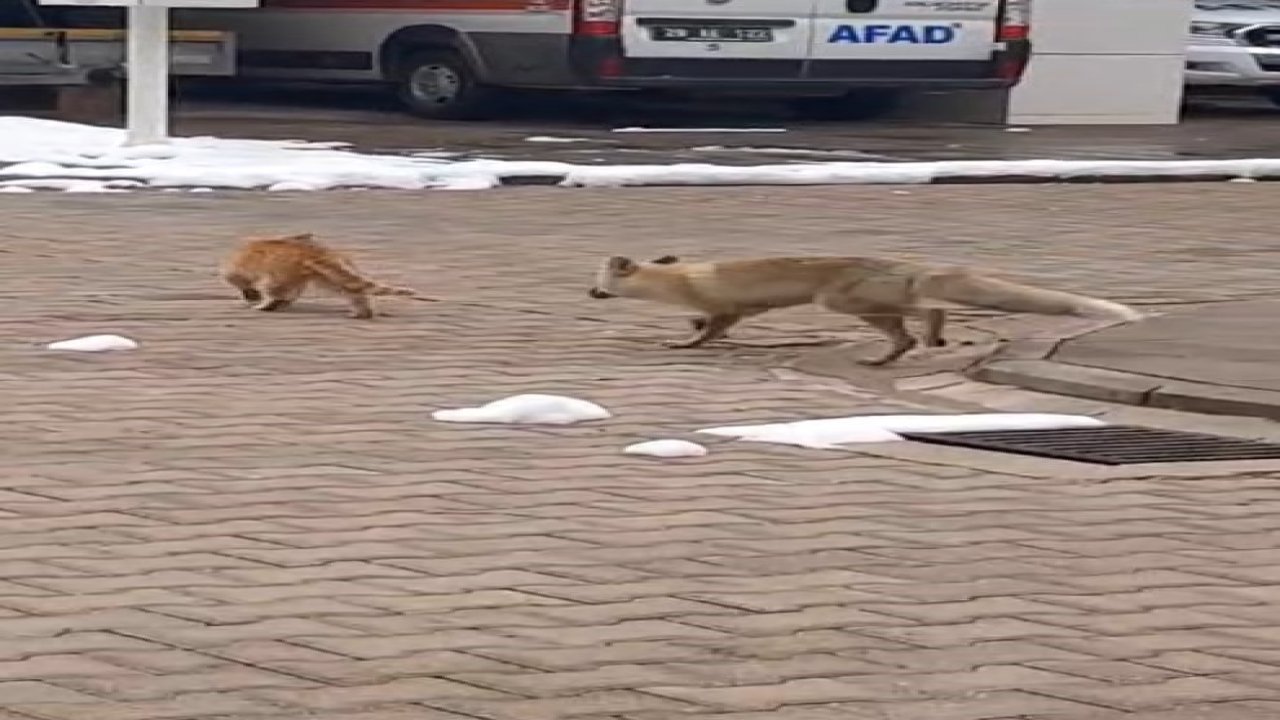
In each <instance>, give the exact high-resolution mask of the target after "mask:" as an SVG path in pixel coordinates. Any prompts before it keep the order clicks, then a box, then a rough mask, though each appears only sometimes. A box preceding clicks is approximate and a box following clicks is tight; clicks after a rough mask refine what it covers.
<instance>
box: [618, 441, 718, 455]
mask: <svg viewBox="0 0 1280 720" xmlns="http://www.w3.org/2000/svg"><path fill="white" fill-rule="evenodd" d="M622 452H623V453H624V454H626V455H648V456H650V457H659V458H681V457H702V456H703V455H706V454H707V448H706V447H704V446H702V445H699V444H698V443H694V442H689V441H688V440H649V441H648V442H641V443H636V444H634V445H628V446H626V447H624V448H622Z"/></svg>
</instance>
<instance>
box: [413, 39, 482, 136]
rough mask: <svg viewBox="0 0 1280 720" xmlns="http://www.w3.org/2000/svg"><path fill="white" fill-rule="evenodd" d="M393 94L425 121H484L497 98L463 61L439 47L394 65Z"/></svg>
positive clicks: (457, 55)
mask: <svg viewBox="0 0 1280 720" xmlns="http://www.w3.org/2000/svg"><path fill="white" fill-rule="evenodd" d="M396 94H397V95H398V96H399V98H400V102H401V103H402V104H403V105H404V106H405V108H406V109H407V110H408V111H409V112H411V113H413V114H414V115H417V116H418V117H422V118H427V119H429V120H484V119H487V118H489V117H491V116H492V115H493V114H494V113H495V112H496V110H497V108H498V100H499V98H500V97H501V93H500V92H499V91H498V90H496V89H494V88H491V87H488V86H486V85H483V84H481V83H480V81H479V80H478V79H477V78H476V72H475V70H474V69H472V67H471V64H470V63H468V62H467V61H466V58H464V57H462V55H461V54H459V53H457V52H454V51H453V50H447V49H443V48H441V49H431V50H420V51H417V52H414V53H412V54H411V55H409V56H407V57H406V58H405V59H404V60H402V61H401V62H400V63H398V64H397V67H396Z"/></svg>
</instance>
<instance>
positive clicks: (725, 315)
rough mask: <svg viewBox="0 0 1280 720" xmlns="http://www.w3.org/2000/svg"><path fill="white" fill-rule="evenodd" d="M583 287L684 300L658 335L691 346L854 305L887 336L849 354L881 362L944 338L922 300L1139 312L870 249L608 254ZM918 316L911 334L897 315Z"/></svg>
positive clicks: (1053, 310) (1101, 314)
mask: <svg viewBox="0 0 1280 720" xmlns="http://www.w3.org/2000/svg"><path fill="white" fill-rule="evenodd" d="M588 295H589V296H590V297H592V298H594V299H597V300H605V299H609V298H633V299H640V300H649V301H653V302H658V303H663V304H666V305H674V306H679V307H685V308H689V309H692V310H694V311H696V312H697V313H698V316H697V317H696V318H694V319H693V320H692V321H691V324H692V326H693V330H694V334H693V335H692V336H691V337H689V338H688V339H685V340H675V341H667V342H665V343H663V344H664V345H666V346H667V347H672V348H696V347H701V346H703V345H705V344H707V343H709V342H712V341H715V340H719V339H721V338H724V337H725V336H726V335H727V333H728V331H729V329H730V328H732V327H733V326H734V325H737V324H738V323H739V322H741V321H743V320H745V319H746V318H749V317H754V316H756V315H760V314H762V313H765V312H768V311H770V310H778V309H782V308H789V307H796V306H799V305H809V304H814V305H818V306H819V307H822V308H825V309H827V310H831V311H833V312H837V313H843V314H846V315H854V316H856V317H858V318H859V319H861V320H862V321H864V322H866V323H867V324H868V325H870V326H871V327H873V328H875V329H876V330H878V331H880V332H881V333H882V334H884V335H885V337H886V338H887V339H888V341H889V348H888V350H887V351H886V352H884V353H883V354H880V355H877V356H874V357H869V358H861V359H858V362H859V363H860V364H863V365H868V366H880V365H888V364H890V363H892V362H895V361H897V360H898V359H899V358H901V357H902V356H903V355H905V354H907V353H908V352H910V351H912V350H914V349H915V348H916V347H917V346H918V345H919V344H920V343H921V341H923V343H924V345H925V346H926V347H944V346H946V344H947V340H946V338H945V337H943V335H944V328H945V325H946V320H947V311H946V309H945V308H944V307H939V306H937V305H936V304H931V301H935V302H936V301H941V302H943V303H947V304H950V305H959V306H969V307H977V308H986V309H991V310H1001V311H1005V312H1015V313H1034V314H1039V315H1074V316H1078V317H1096V318H1104V319H1109V320H1116V321H1123V322H1131V321H1135V320H1139V319H1141V318H1142V317H1143V314H1142V313H1140V312H1139V311H1137V310H1135V309H1134V308H1131V307H1129V306H1127V305H1122V304H1120V303H1116V302H1111V301H1109V300H1102V299H1099V298H1092V297H1087V296H1084V295H1076V294H1072V293H1067V292H1061V291H1058V290H1048V289H1044V288H1038V287H1032V286H1030V285H1022V284H1019V283H1015V282H1009V281H1006V280H1001V279H998V278H994V277H989V276H987V275H984V274H981V273H978V272H976V271H974V270H971V269H968V268H964V267H959V266H944V265H929V264H925V263H919V262H914V261H908V260H896V259H890V258H878V257H767V258H756V259H748V260H730V261H722V262H696V261H694V262H686V261H682V260H681V259H680V258H679V257H677V256H674V255H664V256H662V257H659V258H656V259H654V260H649V261H636V260H633V259H631V258H628V257H623V256H616V255H615V256H613V257H610V258H608V259H607V260H605V261H604V262H603V264H602V265H601V266H600V268H599V270H598V272H597V274H596V280H595V285H594V286H592V287H591V288H590V290H589V291H588ZM907 317H914V318H918V319H920V320H922V321H923V324H924V332H923V333H922V337H921V338H920V339H917V338H916V337H915V336H913V335H912V334H911V333H909V332H908V331H907V328H906V322H905V319H906V318H907Z"/></svg>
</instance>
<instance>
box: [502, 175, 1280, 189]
mask: <svg viewBox="0 0 1280 720" xmlns="http://www.w3.org/2000/svg"><path fill="white" fill-rule="evenodd" d="M568 179H569V175H567V174H566V175H509V176H502V177H499V178H498V186H499V187H552V186H558V187H567V188H592V187H608V188H623V187H625V188H642V187H782V186H786V187H801V186H810V187H813V186H832V185H860V186H874V185H893V186H898V185H909V186H916V187H918V186H921V185H1090V184H1094V185H1096V184H1108V185H1119V184H1150V183H1200V182H1242V183H1243V182H1280V175H1257V176H1250V177H1245V176H1241V175H1229V174H1224V173H1188V174H1184V175H1128V174H1118V173H1117V174H1111V173H1094V174H1088V175H1069V176H1062V177H1053V176H1045V175H952V176H947V177H937V178H933V179H931V180H929V181H927V182H891V181H872V182H814V183H749V182H748V183H733V182H723V183H720V182H716V183H678V182H676V183H664V182H646V183H637V184H635V185H628V184H622V185H616V186H615V185H600V186H593V185H563V183H564V182H566V181H567V180H568Z"/></svg>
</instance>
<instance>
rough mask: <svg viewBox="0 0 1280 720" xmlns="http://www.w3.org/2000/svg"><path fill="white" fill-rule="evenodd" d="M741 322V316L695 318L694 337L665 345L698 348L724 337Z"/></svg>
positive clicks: (692, 323) (693, 323)
mask: <svg viewBox="0 0 1280 720" xmlns="http://www.w3.org/2000/svg"><path fill="white" fill-rule="evenodd" d="M741 320H742V316H741V315H709V316H707V317H700V318H694V319H693V320H691V321H690V324H691V325H692V326H693V329H694V335H693V337H691V338H689V339H688V340H673V341H668V342H665V343H663V345H666V346H667V347H669V348H696V347H699V346H702V345H705V344H707V343H709V342H711V341H712V340H719V339H720V338H722V337H724V336H725V333H726V332H727V331H728V330H729V328H731V327H733V326H734V325H736V324H738V322H739V321H741Z"/></svg>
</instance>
